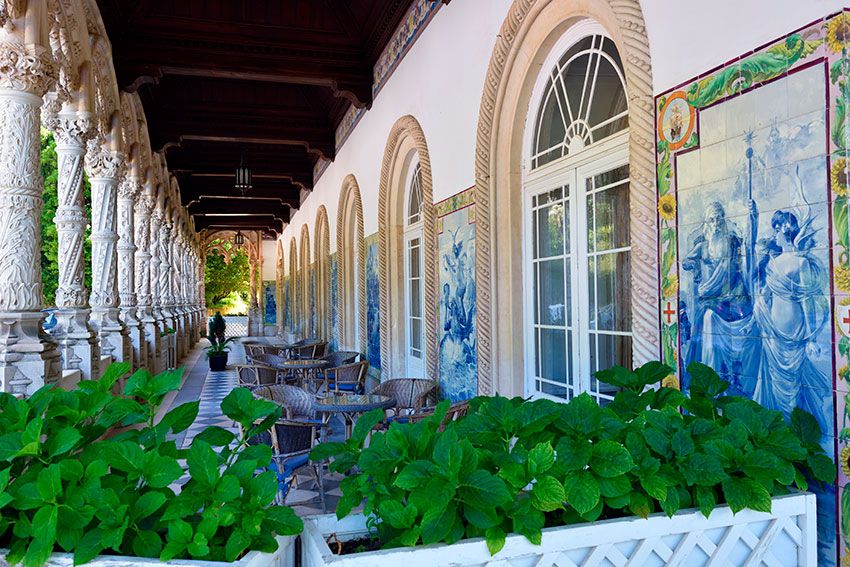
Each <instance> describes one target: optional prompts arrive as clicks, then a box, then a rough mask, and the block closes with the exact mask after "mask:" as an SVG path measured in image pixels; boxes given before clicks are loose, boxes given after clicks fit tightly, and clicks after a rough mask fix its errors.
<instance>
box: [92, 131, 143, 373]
mask: <svg viewBox="0 0 850 567" xmlns="http://www.w3.org/2000/svg"><path fill="white" fill-rule="evenodd" d="M123 167H124V156H123V155H122V154H120V153H119V152H115V151H109V150H107V149H105V148H104V147H103V146H102V144H101V143H100V141H98V140H90V141H89V151H88V153H87V154H86V169H87V170H88V174H89V181H90V182H91V202H92V233H91V246H92V250H91V254H92V293H91V307H92V327H93V328H94V329H95V330H96V331H97V333H98V336H99V337H100V351H101V353H102V354H105V355H111V356H112V360H114V361H116V362H124V361H127V362H130V361H131V360H132V355H131V352H132V349H131V348H130V337H129V335H128V334H127V327H125V326H124V323H122V322H121V318H120V310H119V309H118V300H119V297H118V248H117V245H118V232H117V231H116V228H117V223H116V218H115V217H116V209H117V204H118V202H117V198H118V183H119V179H120V176H121V174H122V171H121V170H122V169H123Z"/></svg>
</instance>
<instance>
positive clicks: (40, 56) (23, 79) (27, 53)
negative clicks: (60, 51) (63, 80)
mask: <svg viewBox="0 0 850 567" xmlns="http://www.w3.org/2000/svg"><path fill="white" fill-rule="evenodd" d="M58 77H59V69H58V67H57V66H56V64H55V63H54V62H53V57H52V55H51V53H50V50H48V49H47V48H45V47H42V46H40V45H33V44H29V45H25V44H23V43H18V42H4V43H0V89H10V90H14V91H22V92H25V93H29V94H32V95H35V96H37V97H42V96H44V93H46V92H47V91H48V90H49V89H50V87H52V86H53V84H54V83H55V82H56V81H57V79H58Z"/></svg>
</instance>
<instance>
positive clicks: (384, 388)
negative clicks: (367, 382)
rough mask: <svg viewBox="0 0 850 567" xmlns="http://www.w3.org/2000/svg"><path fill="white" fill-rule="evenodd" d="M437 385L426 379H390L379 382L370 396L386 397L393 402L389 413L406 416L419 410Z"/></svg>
mask: <svg viewBox="0 0 850 567" xmlns="http://www.w3.org/2000/svg"><path fill="white" fill-rule="evenodd" d="M436 387H437V383H436V382H435V381H434V380H428V379H427V378H391V379H389V380H386V381H385V382H381V383H380V384H379V385H378V386H377V387H375V388H374V389H373V390H372V391H371V392H369V393H370V394H377V395H379V396H388V397H390V398H392V399H394V400H395V407H394V408H392V409H391V410H389V411H392V412H394V414H395V415H396V416H401V415H407V414H410V413H412V412H415V411H416V410H418V409H419V408H421V407H422V406H423V405H424V404H425V401H426V400H427V399H428V394H430V393H431V391H432V390H434V388H436Z"/></svg>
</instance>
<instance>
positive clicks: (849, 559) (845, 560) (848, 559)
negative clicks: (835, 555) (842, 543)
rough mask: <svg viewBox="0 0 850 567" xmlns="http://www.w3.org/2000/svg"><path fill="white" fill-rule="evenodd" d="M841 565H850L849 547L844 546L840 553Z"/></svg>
mask: <svg viewBox="0 0 850 567" xmlns="http://www.w3.org/2000/svg"><path fill="white" fill-rule="evenodd" d="M841 567H850V548H847V547H845V548H844V553H842V554H841Z"/></svg>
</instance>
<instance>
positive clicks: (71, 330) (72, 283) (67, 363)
mask: <svg viewBox="0 0 850 567" xmlns="http://www.w3.org/2000/svg"><path fill="white" fill-rule="evenodd" d="M43 122H44V124H45V126H47V127H48V128H49V129H50V130H52V131H53V134H54V137H55V139H56V157H57V161H58V164H59V171H58V174H59V175H58V183H57V186H58V187H57V189H58V191H57V193H58V198H59V199H58V200H59V206H58V207H57V208H56V216H55V217H53V222H55V223H56V233H57V240H58V244H59V255H58V264H59V287H58V289H57V290H56V307H57V310H56V312H55V317H56V326H55V327H53V329H51V331H50V335H51V336H52V337H53V339H54V340H55V341H56V343H57V346H58V347H59V353H60V355H61V360H62V369H63V370H79V371H80V377H81V378H82V379H83V380H92V379H95V378H97V377H98V376H100V372H99V366H100V345H99V344H98V340H97V334H96V333H95V332H94V331H93V330H92V328H91V326H89V316H90V314H91V310H90V309H89V292H88V290H87V289H86V286H85V259H84V258H83V245H84V243H85V238H86V225H87V224H88V219H87V217H86V211H85V202H84V195H83V161H84V156H85V153H86V140H87V139H88V138H89V137H90V134H91V127H92V124H91V120H89V118H88V116H84V115H82V114H78V113H76V112H72V113H67V114H66V113H60V114H58V115H52V116H45V117H44V118H43Z"/></svg>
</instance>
